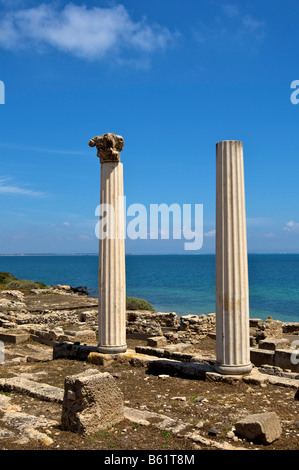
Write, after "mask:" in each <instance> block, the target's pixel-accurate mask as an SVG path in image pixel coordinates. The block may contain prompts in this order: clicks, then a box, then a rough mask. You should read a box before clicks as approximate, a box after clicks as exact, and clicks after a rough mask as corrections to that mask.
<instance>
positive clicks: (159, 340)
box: [147, 336, 167, 348]
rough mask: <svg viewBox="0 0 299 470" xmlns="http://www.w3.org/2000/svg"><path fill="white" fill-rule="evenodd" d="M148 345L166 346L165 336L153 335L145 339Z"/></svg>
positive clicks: (155, 346) (153, 346)
mask: <svg viewBox="0 0 299 470" xmlns="http://www.w3.org/2000/svg"><path fill="white" fill-rule="evenodd" d="M147 344H148V346H150V347H152V348H164V347H165V346H167V339H166V338H165V336H153V337H152V338H148V340H147Z"/></svg>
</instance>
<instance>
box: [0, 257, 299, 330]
mask: <svg viewBox="0 0 299 470" xmlns="http://www.w3.org/2000/svg"><path fill="white" fill-rule="evenodd" d="M248 260H249V284H250V316H251V318H262V319H266V318H267V316H269V315H271V316H272V317H273V318H274V319H276V320H282V321H297V322H299V255H249V257H248ZM0 271H8V272H11V273H12V274H13V275H14V276H16V277H19V278H22V279H31V280H34V281H43V282H45V283H46V284H50V285H52V284H69V285H71V286H73V287H75V286H79V285H81V286H87V287H88V288H89V291H90V293H91V294H92V295H94V296H96V295H97V275H98V259H97V256H1V257H0ZM126 271H127V295H129V296H134V297H142V298H144V299H146V300H148V301H149V302H150V303H151V304H152V305H153V306H154V308H155V309H156V310H158V311H164V312H170V311H173V312H176V313H177V314H179V315H186V314H198V315H200V314H201V313H205V314H207V313H210V312H215V289H214V283H215V256H214V255H199V256H196V255H195V256H192V255H188V256H184V255H181V256H180V255H177V256H175V255H173V256H172V255H167V256H132V255H131V256H127V257H126Z"/></svg>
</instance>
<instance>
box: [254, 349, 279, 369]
mask: <svg viewBox="0 0 299 470" xmlns="http://www.w3.org/2000/svg"><path fill="white" fill-rule="evenodd" d="M274 354H275V351H272V350H267V349H258V348H252V349H250V360H251V362H252V364H254V365H255V366H257V367H258V366H262V365H263V364H269V365H271V366H273V365H274Z"/></svg>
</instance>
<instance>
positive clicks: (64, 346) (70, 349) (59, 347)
mask: <svg viewBox="0 0 299 470" xmlns="http://www.w3.org/2000/svg"><path fill="white" fill-rule="evenodd" d="M91 352H98V350H97V347H96V346H84V345H81V344H74V343H54V344H53V359H76V360H77V361H86V360H87V358H88V356H89V354H90V353H91Z"/></svg>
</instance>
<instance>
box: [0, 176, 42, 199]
mask: <svg viewBox="0 0 299 470" xmlns="http://www.w3.org/2000/svg"><path fill="white" fill-rule="evenodd" d="M0 194H15V195H21V196H33V197H42V196H44V193H42V192H40V191H33V190H31V189H26V188H21V187H20V186H17V185H15V184H10V183H9V179H8V178H0Z"/></svg>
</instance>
